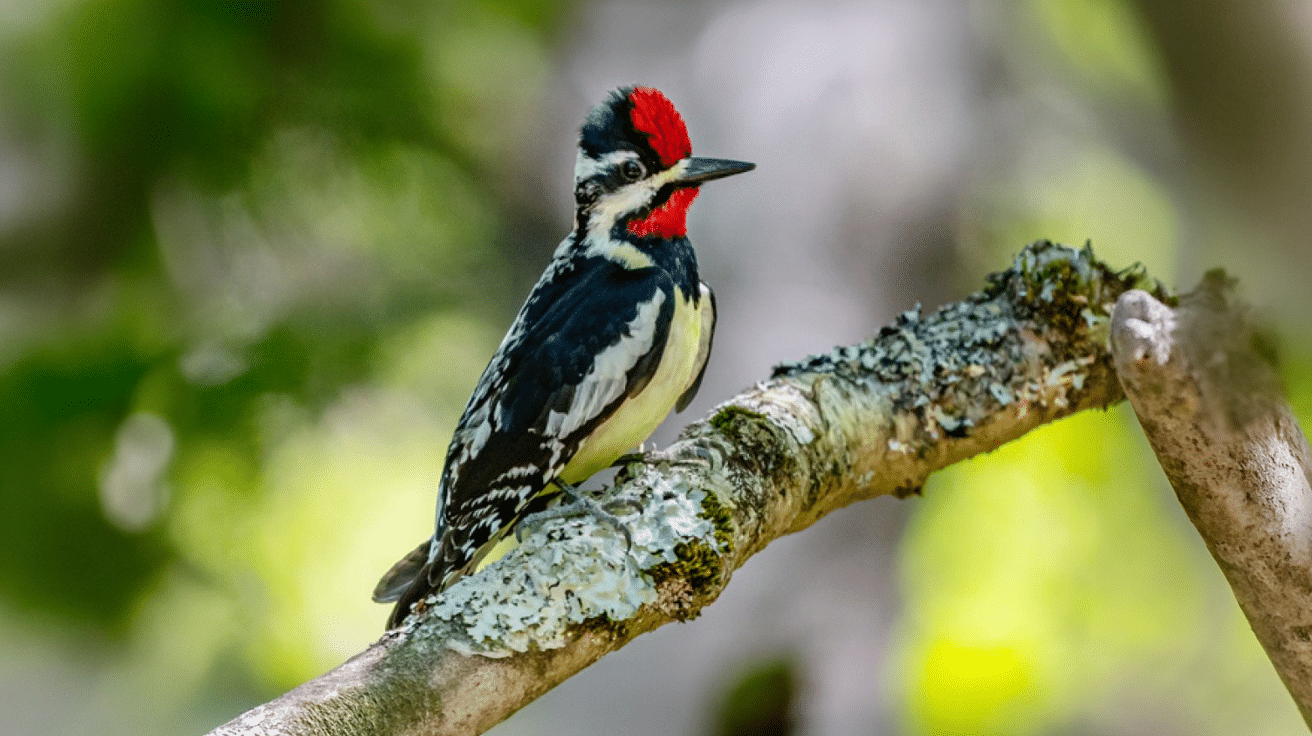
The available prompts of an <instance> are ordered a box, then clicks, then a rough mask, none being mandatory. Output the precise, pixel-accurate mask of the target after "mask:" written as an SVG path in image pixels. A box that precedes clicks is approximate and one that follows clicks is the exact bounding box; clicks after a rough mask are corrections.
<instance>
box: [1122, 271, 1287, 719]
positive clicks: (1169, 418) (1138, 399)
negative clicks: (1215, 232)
mask: <svg viewBox="0 0 1312 736" xmlns="http://www.w3.org/2000/svg"><path fill="white" fill-rule="evenodd" d="M1230 286H1231V285H1230V284H1228V283H1227V282H1226V280H1225V278H1224V276H1222V275H1221V274H1219V273H1213V274H1209V275H1208V277H1207V279H1206V280H1204V282H1203V284H1202V285H1201V286H1200V287H1199V289H1198V290H1196V291H1195V292H1193V293H1191V294H1188V295H1186V296H1183V297H1181V299H1180V304H1179V307H1178V308H1177V309H1171V308H1170V307H1168V306H1166V305H1165V304H1162V303H1161V302H1160V301H1158V300H1157V299H1155V298H1153V297H1152V296H1151V295H1149V294H1147V293H1144V292H1142V291H1129V292H1127V293H1125V294H1124V295H1122V296H1121V297H1120V299H1119V301H1118V302H1117V304H1116V309H1115V312H1114V314H1113V317H1112V350H1113V352H1114V353H1115V358H1116V369H1117V372H1118V374H1119V376H1120V380H1121V384H1122V386H1123V387H1124V389H1125V394H1126V396H1127V397H1128V398H1129V400H1130V404H1131V405H1133V407H1134V412H1135V414H1136V415H1137V416H1138V417H1139V423H1140V425H1141V426H1142V427H1143V430H1144V433H1145V434H1147V435H1148V441H1149V442H1150V443H1151V444H1152V447H1153V451H1154V452H1156V453H1157V459H1158V461H1159V462H1160V463H1161V466H1162V469H1163V470H1164V471H1165V472H1166V477H1167V479H1168V480H1170V482H1171V485H1172V487H1174V488H1175V493H1176V496H1177V497H1178V498H1179V499H1180V504H1181V505H1182V506H1184V510H1185V512H1186V513H1188V515H1189V519H1190V520H1191V521H1193V524H1194V526H1195V527H1196V528H1197V529H1198V533H1199V534H1201V535H1202V537H1203V541H1204V542H1206V543H1207V548H1208V550H1210V551H1211V553H1212V557H1213V558H1215V560H1216V562H1217V564H1218V565H1220V567H1221V571H1222V572H1223V573H1224V574H1225V577H1226V580H1227V581H1229V583H1230V587H1231V588H1232V589H1233V590H1234V593H1235V598H1236V599H1238V601H1239V606H1240V608H1242V609H1243V611H1244V615H1245V616H1247V617H1248V622H1249V624H1250V625H1251V626H1252V627H1253V633H1254V634H1256V635H1257V639H1258V641H1259V642H1261V644H1262V647H1263V648H1264V649H1266V653H1267V656H1268V657H1269V658H1270V659H1271V662H1272V664H1274V665H1275V668H1276V671H1277V672H1278V673H1279V674H1280V678H1281V679H1282V680H1283V681H1284V683H1285V686H1286V687H1287V688H1288V689H1289V692H1290V694H1291V695H1292V696H1293V697H1294V701H1295V702H1296V703H1297V704H1298V708H1299V711H1300V712H1302V714H1303V719H1304V720H1305V721H1307V722H1308V723H1309V724H1312V451H1309V448H1308V442H1307V438H1306V437H1304V435H1303V432H1302V431H1301V430H1300V429H1299V426H1298V422H1297V420H1296V419H1295V418H1294V415H1293V412H1292V411H1291V410H1290V408H1289V405H1288V404H1287V403H1286V402H1285V399H1284V396H1283V393H1282V390H1281V387H1280V382H1279V380H1278V378H1277V376H1276V374H1275V372H1274V371H1273V370H1272V368H1271V365H1270V364H1269V362H1268V354H1269V351H1267V350H1265V349H1264V348H1265V346H1266V345H1267V343H1266V342H1265V341H1264V340H1263V338H1262V336H1261V334H1260V333H1259V332H1256V331H1255V329H1254V326H1253V325H1252V324H1251V323H1250V321H1249V318H1248V313H1247V309H1245V308H1244V307H1243V306H1242V305H1236V304H1234V303H1233V302H1232V299H1231V297H1230V295H1229V293H1228V292H1229V290H1230Z"/></svg>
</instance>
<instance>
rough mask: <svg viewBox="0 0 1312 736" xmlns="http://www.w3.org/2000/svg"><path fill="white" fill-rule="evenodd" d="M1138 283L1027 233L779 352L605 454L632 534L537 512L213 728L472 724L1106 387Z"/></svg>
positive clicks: (1103, 396)
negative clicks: (864, 316) (691, 417)
mask: <svg viewBox="0 0 1312 736" xmlns="http://www.w3.org/2000/svg"><path fill="white" fill-rule="evenodd" d="M1146 282H1147V279H1146V278H1145V276H1144V274H1143V272H1142V270H1141V269H1131V270H1129V271H1124V272H1114V271H1112V270H1110V269H1108V268H1107V267H1106V266H1104V265H1103V264H1101V263H1099V262H1098V261H1096V260H1095V259H1094V257H1093V254H1092V252H1091V251H1090V250H1089V249H1088V248H1086V249H1085V250H1083V251H1075V250H1072V249H1069V248H1064V247H1061V246H1057V245H1053V244H1051V243H1047V242H1040V243H1035V244H1034V245H1032V246H1029V247H1028V248H1026V249H1025V250H1024V251H1022V252H1021V254H1020V255H1019V256H1017V258H1016V260H1015V262H1014V264H1013V265H1012V267H1011V268H1010V269H1008V270H1007V271H1005V272H1002V273H998V274H994V275H993V276H991V277H990V278H989V281H988V285H987V286H986V288H985V289H984V290H983V291H981V292H979V293H976V294H974V295H972V296H970V297H969V298H967V299H965V300H964V301H961V302H958V303H955V304H951V305H949V306H947V307H945V308H943V309H941V310H939V311H938V312H936V313H934V314H932V315H930V316H928V317H923V318H922V317H921V315H920V313H919V308H917V309H916V310H914V311H911V312H907V313H904V314H903V315H901V316H900V317H899V318H898V319H897V321H896V322H895V323H894V324H892V325H890V326H888V327H885V328H884V329H883V330H881V331H880V333H879V334H878V335H876V336H875V337H873V338H871V339H869V340H867V341H865V342H863V343H861V344H859V345H855V346H851V347H844V348H837V349H835V350H834V351H832V352H830V353H829V354H827V355H818V356H813V357H811V358H808V359H805V360H803V361H800V362H798V363H795V364H790V365H784V366H780V367H778V368H776V369H775V372H774V376H773V377H772V378H771V379H770V380H768V381H765V382H763V383H761V384H758V385H757V386H756V387H754V388H752V389H750V390H748V391H745V392H744V393H742V394H740V395H738V396H737V397H735V398H733V399H732V400H730V401H728V402H726V403H724V404H722V405H721V406H719V407H718V408H717V409H716V410H715V412H714V413H713V415H712V416H711V417H710V418H709V419H707V420H703V421H699V422H696V423H694V424H692V425H691V426H689V427H688V428H687V429H686V430H685V431H684V433H683V435H682V436H681V437H680V439H679V441H678V442H676V443H675V444H674V445H672V446H671V447H670V448H668V449H667V450H666V451H663V452H659V453H649V454H648V455H647V458H646V462H645V463H635V464H633V465H630V466H629V467H628V468H626V469H625V470H624V471H623V472H622V473H621V475H620V477H619V478H618V479H617V484H616V487H615V488H614V490H613V499H615V500H614V501H613V502H612V503H611V508H613V509H615V510H616V511H617V512H618V511H620V510H621V509H622V510H623V511H624V512H626V513H627V515H625V516H623V517H622V518H623V519H624V520H625V523H626V524H627V525H628V527H629V528H628V531H629V536H631V538H632V545H631V546H627V545H626V542H625V537H624V535H623V534H622V533H621V532H619V531H618V530H616V529H613V528H611V527H609V526H608V525H606V524H604V523H599V522H598V521H596V520H594V519H592V518H591V517H590V516H583V517H580V518H572V519H557V520H552V521H547V522H545V523H543V524H542V525H541V526H540V527H539V528H538V529H536V530H535V531H534V532H533V533H532V534H530V535H529V536H528V537H527V538H526V539H525V540H524V541H523V544H522V545H521V546H520V548H519V549H517V550H515V551H514V552H512V553H511V554H510V555H508V556H506V557H505V558H503V559H502V560H500V561H498V562H497V563H494V564H492V565H490V566H489V567H488V568H487V569H485V570H483V571H482V572H481V573H479V574H477V575H473V576H470V577H467V578H465V579H463V580H461V581H460V582H459V583H457V584H456V585H454V586H452V587H451V588H450V589H448V590H447V591H446V592H444V593H443V594H442V595H441V596H440V597H439V598H437V599H435V600H434V599H429V601H428V605H427V608H426V610H423V611H422V612H421V613H420V614H419V615H417V616H415V617H412V619H411V621H410V622H409V624H408V625H407V626H406V627H404V628H402V629H400V630H397V631H393V632H389V633H388V634H386V635H385V636H384V637H383V638H382V639H380V640H379V641H378V642H376V643H375V644H373V645H372V646H371V647H370V648H369V649H368V650H366V651H365V652H364V653H362V654H360V655H357V656H356V657H354V658H352V659H351V660H350V661H348V662H347V663H346V664H344V665H342V666H341V667H339V668H337V669H335V670H333V671H332V672H329V673H328V674H326V675H324V676H322V677H320V678H318V679H316V680H313V681H311V682H309V683H306V684H305V685H302V686H301V687H299V688H297V689H295V690H293V691H291V692H289V693H287V694H286V695H284V696H282V697H280V698H278V699H277V700H274V701H273V702H271V703H268V704H266V705H262V706H259V707H257V708H255V709H254V710H252V711H250V712H248V713H246V714H245V715H242V716H241V717H239V718H237V719H236V720H234V721H232V722H230V723H228V724H226V725H224V726H221V727H219V728H218V729H216V730H215V731H213V733H214V734H273V733H278V734H329V733H351V734H409V733H424V734H471V733H481V732H482V731H484V730H486V729H488V728H490V727H491V726H493V725H495V724H496V723H498V722H500V721H501V720H503V719H504V718H506V717H507V716H509V715H510V714H511V713H513V712H515V711H516V710H518V709H519V708H521V707H523V706H524V705H526V704H527V703H529V702H530V701H532V700H533V699H535V698H537V697H538V696H540V695H542V694H543V693H545V692H546V691H547V690H549V689H551V688H552V687H554V686H555V685H557V684H559V683H560V682H562V681H564V680H565V679H566V678H568V677H569V676H570V675H572V674H574V673H575V672H578V671H579V670H581V669H582V668H584V667H586V666H588V665H589V664H591V663H592V662H594V661H596V660H597V659H599V658H600V657H602V656H603V655H605V654H606V653H608V652H611V651H614V650H615V649H618V648H619V647H621V646H623V645H624V644H626V643H628V642H629V641H630V640H631V639H633V638H634V637H636V636H638V635H639V634H642V633H644V632H646V631H650V630H652V629H654V628H656V627H658V626H662V625H664V624H667V623H670V622H672V621H684V620H687V619H690V618H693V617H695V616H696V615H697V614H698V612H699V611H700V610H701V609H702V607H704V606H706V605H708V604H709V603H711V602H712V601H714V600H715V598H716V597H717V596H718V595H719V594H720V591H722V590H723V589H724V587H725V586H726V585H727V584H728V582H729V579H730V577H731V575H732V573H733V571H734V570H736V569H737V568H738V567H740V566H741V565H742V564H743V563H744V562H745V561H746V560H747V559H748V558H749V557H751V556H752V555H753V554H755V553H756V552H758V551H760V550H761V549H763V548H764V547H765V546H766V545H767V544H769V543H770V542H771V541H773V540H774V539H776V538H778V537H780V536H782V535H784V534H789V533H792V532H795V531H799V530H801V529H804V528H806V527H807V526H810V525H811V524H813V523H814V522H815V521H816V520H818V519H820V518H821V517H822V516H824V515H825V514H828V513H829V512H831V511H834V510H835V509H838V508H841V507H843V506H846V505H848V504H850V503H853V502H854V501H859V500H862V499H867V498H873V497H875V496H880V495H885V494H892V495H896V496H906V495H908V494H914V493H918V492H919V490H920V488H921V486H922V485H923V484H924V482H925V480H926V478H927V477H928V476H929V474H930V473H931V472H933V471H935V470H937V469H939V468H942V467H944V466H946V465H949V464H951V463H954V462H956V461H958V460H961V459H964V458H967V457H970V456H972V455H975V454H977V453H980V452H986V451H988V450H991V449H993V448H995V447H997V446H999V445H1001V444H1003V443H1004V442H1008V441H1010V440H1013V439H1015V438H1017V437H1020V436H1021V435H1023V434H1025V433H1026V432H1028V431H1029V430H1030V429H1033V428H1034V427H1036V426H1038V425H1040V424H1043V423H1044V422H1048V421H1052V420H1054V419H1057V418H1059V417H1063V416H1066V415H1068V414H1071V413H1073V412H1076V411H1079V410H1082V409H1087V408H1093V407H1104V406H1107V405H1108V404H1111V403H1113V402H1115V401H1117V400H1119V399H1120V398H1121V390H1120V387H1119V385H1118V384H1117V381H1116V377H1115V374H1114V372H1113V370H1112V362H1111V356H1110V355H1109V353H1108V352H1107V350H1106V348H1105V344H1106V337H1107V330H1108V325H1109V320H1108V318H1107V316H1106V315H1107V313H1108V311H1109V308H1110V305H1111V304H1112V303H1113V302H1114V301H1115V300H1116V299H1117V297H1119V296H1120V295H1121V294H1122V293H1123V292H1125V291H1126V290H1127V289H1130V288H1133V287H1136V286H1147V283H1146ZM1156 291H1157V293H1159V294H1161V288H1160V286H1158V287H1156Z"/></svg>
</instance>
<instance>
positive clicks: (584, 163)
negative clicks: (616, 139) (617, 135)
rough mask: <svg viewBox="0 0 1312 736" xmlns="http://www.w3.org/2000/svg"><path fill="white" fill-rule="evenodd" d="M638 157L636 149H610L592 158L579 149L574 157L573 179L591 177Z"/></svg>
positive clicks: (577, 180) (576, 180)
mask: <svg viewBox="0 0 1312 736" xmlns="http://www.w3.org/2000/svg"><path fill="white" fill-rule="evenodd" d="M636 158H638V152H637V151H611V152H610V153H603V154H602V155H601V157H600V158H593V157H591V156H589V155H587V154H586V153H584V152H583V149H579V155H578V157H577V158H575V159H574V181H575V182H580V181H583V180H584V179H591V178H592V177H594V176H596V175H597V174H601V173H604V172H605V171H607V170H609V169H611V168H614V167H615V166H618V165H619V164H621V163H623V162H624V161H628V160H629V159H636Z"/></svg>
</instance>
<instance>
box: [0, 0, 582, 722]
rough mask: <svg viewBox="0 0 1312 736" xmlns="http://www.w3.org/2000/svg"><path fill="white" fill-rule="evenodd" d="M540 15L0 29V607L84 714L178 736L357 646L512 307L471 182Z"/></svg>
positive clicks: (484, 188)
mask: <svg viewBox="0 0 1312 736" xmlns="http://www.w3.org/2000/svg"><path fill="white" fill-rule="evenodd" d="M561 10H562V7H561V5H560V4H558V3H552V2H545V1H543V2H535V1H532V0H504V1H497V0H488V1H486V2H455V1H454V0H453V1H449V2H346V1H344V0H343V1H334V0H324V1H317V0H294V1H290V2H215V3H169V2H160V1H159V0H89V1H88V2H78V3H63V4H51V5H49V6H40V5H38V6H34V7H32V8H31V9H30V10H21V9H14V8H7V9H6V11H5V12H6V13H9V14H13V15H14V17H13V18H12V19H11V20H13V21H14V23H13V24H11V26H10V28H9V30H7V31H6V32H5V33H4V34H3V35H0V99H3V100H4V101H5V102H4V104H3V105H0V145H3V146H4V147H5V150H6V151H8V152H10V153H11V154H12V158H15V159H16V160H18V161H19V162H20V163H21V162H22V161H29V162H31V163H32V166H31V167H30V170H28V171H26V173H25V172H24V170H23V169H22V168H21V167H18V168H16V169H15V171H16V176H19V177H20V180H19V181H18V182H17V188H18V190H19V191H22V192H24V193H25V194H24V197H25V198H24V199H21V200H20V202H19V204H20V205H21V206H19V207H16V208H14V211H13V212H7V213H5V214H4V215H3V217H0V416H4V417H5V419H6V421H5V422H4V423H3V425H0V462H3V463H4V465H5V467H6V472H5V473H4V474H3V476H0V609H3V610H4V611H6V618H13V619H14V620H15V621H22V622H26V623H27V624H34V623H38V622H42V623H43V625H45V626H46V628H45V629H44V630H45V631H46V632H48V633H50V634H51V635H52V637H53V639H54V640H56V641H62V642H64V643H63V644H57V646H73V647H80V646H83V645H82V644H77V643H76V642H79V641H81V642H100V643H101V644H99V645H97V646H108V647H109V648H110V649H111V650H115V651H118V652H119V654H118V655H116V656H115V657H111V660H112V661H113V662H116V664H114V665H112V666H111V667H110V669H112V670H113V674H112V675H107V676H106V677H107V681H108V680H115V681H119V680H121V681H122V682H124V683H127V684H119V685H113V686H105V687H106V688H108V689H105V688H99V691H100V692H101V693H102V695H104V694H105V693H108V692H111V691H118V690H122V689H127V690H131V691H133V692H135V693H136V695H135V697H132V698H131V700H132V701H134V702H135V701H138V700H140V697H141V696H140V693H142V692H151V693H153V695H154V697H153V698H151V700H152V702H153V703H155V706H154V707H155V710H157V711H158V713H156V716H157V717H158V719H159V720H158V722H157V724H161V725H159V727H160V728H161V729H163V730H171V729H170V728H168V727H165V726H163V725H162V724H165V723H169V722H170V719H174V718H176V717H177V716H176V713H174V712H173V711H176V710H177V709H179V708H186V707H188V706H187V704H188V703H190V702H193V699H195V698H196V697H197V690H198V689H201V690H202V692H203V689H204V688H215V687H217V688H220V689H221V690H222V691H224V692H228V693H237V694H238V695H235V696H234V697H238V698H239V701H240V702H242V703H243V704H244V703H246V702H248V701H247V699H246V697H242V696H241V695H240V693H244V692H248V691H249V690H251V689H254V690H256V691H257V692H260V693H263V694H267V693H272V692H274V691H276V690H279V689H283V688H286V687H290V686H292V685H295V684H296V683H298V682H299V681H301V680H303V679H304V678H306V677H308V676H310V675H312V674H315V673H316V672H318V671H321V670H322V669H323V668H325V667H326V666H329V665H332V664H335V663H337V662H338V661H340V659H341V658H342V657H343V656H345V655H346V654H349V653H351V652H352V651H354V650H358V649H359V648H361V647H363V645H364V644H365V643H367V642H368V641H370V640H371V639H372V638H374V637H375V636H376V635H377V633H378V631H379V627H380V626H381V622H382V620H383V616H384V614H385V611H384V610H383V609H382V608H380V607H376V606H374V604H372V603H370V602H369V601H368V592H369V587H370V585H371V581H372V580H373V579H374V578H375V577H376V576H377V575H378V574H379V573H380V572H381V571H382V570H383V569H385V568H386V566H387V565H388V564H390V558H391V557H393V556H399V555H400V554H401V553H403V552H404V551H405V549H406V548H408V547H409V546H412V544H413V542H415V541H417V540H418V539H421V538H422V537H423V536H424V534H426V533H427V531H426V528H427V527H428V526H429V523H430V522H429V521H428V519H426V518H417V517H416V515H415V514H413V512H412V511H410V510H412V509H415V508H429V507H430V506H431V503H432V491H433V489H432V488H431V485H430V483H431V478H433V477H436V474H437V473H436V468H435V467H434V466H435V465H436V464H438V463H440V461H441V458H440V455H441V453H440V452H439V451H438V450H437V449H435V448H441V447H443V446H445V443H446V441H447V439H448V438H449V432H450V425H451V424H453V423H454V418H455V415H456V414H457V413H458V412H459V410H460V409H461V408H462V407H463V402H464V400H465V397H466V396H467V395H468V392H469V390H470V388H471V387H470V385H469V384H470V383H471V382H472V381H473V380H474V379H475V377H476V376H477V375H478V373H479V371H480V370H481V368H482V365H483V362H484V361H485V360H486V356H487V355H488V354H489V353H490V351H491V350H492V349H493V348H494V347H495V344H496V339H497V335H496V334H494V330H491V329H489V328H487V327H485V325H484V321H485V320H488V321H493V320H495V321H501V320H504V315H505V314H506V312H508V311H509V310H510V309H512V308H513V304H512V303H511V300H512V299H514V298H516V296H517V295H513V294H511V293H510V292H511V289H510V288H509V286H508V285H509V283H510V282H511V280H512V279H513V278H515V277H516V274H511V273H507V271H506V269H505V267H504V266H503V265H502V264H503V263H504V259H503V258H501V257H500V252H499V247H498V243H499V242H500V240H501V239H502V237H503V230H502V227H503V226H502V225H500V224H499V223H502V222H504V221H505V219H506V218H504V216H503V215H502V209H503V203H502V194H501V193H500V192H499V191H498V190H497V187H496V185H495V183H494V182H495V181H496V176H495V173H496V171H497V169H498V167H502V166H504V165H505V162H504V161H503V160H502V159H503V158H504V156H505V155H506V154H505V151H506V150H512V149H513V146H514V144H515V142H516V136H518V135H520V134H521V129H520V127H517V126H522V123H523V120H525V118H526V117H531V116H532V114H533V111H534V110H535V109H536V107H537V104H538V102H539V99H538V95H540V94H541V92H540V91H539V90H538V89H536V88H535V87H534V86H533V85H531V84H526V83H525V82H531V81H532V80H533V79H534V78H535V75H538V76H541V75H543V74H544V73H545V69H546V61H545V59H546V51H545V44H546V41H547V39H548V38H549V36H550V34H551V33H552V32H553V29H554V27H555V23H556V19H557V17H558V15H559V13H560V12H561ZM475 50H476V51H477V52H478V53H473V52H474V51H475ZM478 59H481V61H476V60H478ZM492 140H496V141H501V142H502V144H503V148H501V149H497V148H494V147H492V146H490V145H489V143H488V142H489V141H492ZM505 144H509V145H505ZM24 176H26V178H25V179H24V178H21V177H24ZM558 236H559V233H551V234H550V235H544V236H543V237H542V238H540V240H541V242H542V243H543V244H544V245H543V248H544V250H545V249H546V248H547V247H548V246H547V244H548V243H550V242H552V238H555V237H558ZM455 305H459V309H458V310H457V309H455V308H454V306H455ZM480 310H482V313H481V314H480ZM353 387H356V388H353ZM347 437H349V438H350V439H349V440H347V439H345V438H347ZM379 477H382V478H388V479H391V481H388V482H382V483H380V482H379V481H378V478H379ZM398 496H404V497H405V502H404V503H394V501H395V499H396V498H397V497H398ZM423 516H426V514H425V515H423ZM378 539H396V540H397V544H396V547H395V549H390V548H389V549H379V548H378V547H379V545H378V544H377V543H376V541H377V540H378ZM366 540H374V543H373V544H370V545H366V544H365V541H366ZM401 540H404V541H401ZM324 590H332V591H334V594H333V595H332V596H329V597H328V598H329V600H332V601H339V602H340V601H342V600H350V601H351V602H352V604H353V605H355V608H349V607H348V610H345V611H342V610H335V609H333V608H332V607H331V606H330V604H329V603H328V602H325V601H324V596H322V595H318V596H316V595H314V593H316V592H320V593H321V592H322V591H324ZM234 606H235V608H234ZM307 621H313V622H316V624H315V625H317V626H319V628H320V630H319V631H317V632H307V631H306V630H305V627H306V625H307V624H306V622H307ZM58 632H62V633H58ZM181 641H186V642H188V645H187V647H186V648H185V649H186V651H185V652H180V651H177V645H178V642H181ZM211 694H213V693H211ZM105 697H106V702H107V703H108V702H110V701H112V700H113V698H112V697H110V696H109V695H105ZM202 700H204V698H202ZM108 707H109V706H107V708H108ZM204 720H205V719H203V718H202V719H201V721H202V722H203V721H204ZM142 727H146V724H142V723H135V724H133V725H132V726H130V727H128V728H127V730H129V731H132V730H135V729H137V728H142Z"/></svg>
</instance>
